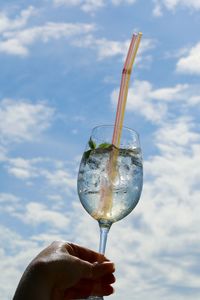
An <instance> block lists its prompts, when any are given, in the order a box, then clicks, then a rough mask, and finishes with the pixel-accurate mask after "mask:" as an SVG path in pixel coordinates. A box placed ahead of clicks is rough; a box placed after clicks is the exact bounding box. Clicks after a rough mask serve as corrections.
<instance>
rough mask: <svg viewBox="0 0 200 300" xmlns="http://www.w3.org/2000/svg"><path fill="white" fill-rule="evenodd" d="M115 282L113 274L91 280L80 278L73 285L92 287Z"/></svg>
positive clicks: (79, 287) (81, 287) (83, 287)
mask: <svg viewBox="0 0 200 300" xmlns="http://www.w3.org/2000/svg"><path fill="white" fill-rule="evenodd" d="M114 282H115V277H114V275H113V274H108V275H105V276H104V277H102V278H100V279H97V280H91V279H81V280H80V281H79V282H78V283H77V284H76V285H75V287H76V288H77V289H83V290H84V289H85V287H91V289H92V287H93V286H95V285H101V286H102V287H104V286H106V285H110V284H113V283H114Z"/></svg>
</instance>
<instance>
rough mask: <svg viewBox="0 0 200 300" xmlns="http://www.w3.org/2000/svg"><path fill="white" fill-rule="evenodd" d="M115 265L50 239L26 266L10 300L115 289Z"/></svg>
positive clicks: (49, 299)
mask: <svg viewBox="0 0 200 300" xmlns="http://www.w3.org/2000/svg"><path fill="white" fill-rule="evenodd" d="M114 271H115V268H114V264H113V263H112V262H110V261H109V260H108V259H107V258H106V257H105V256H104V255H101V254H99V253H97V252H94V251H92V250H89V249H87V248H83V247H80V246H78V245H75V244H72V243H66V242H63V241H56V242H53V243H52V244H51V245H50V246H48V247H47V248H45V249H44V250H43V251H42V252H41V253H39V254H38V255H37V256H36V257H35V258H34V259H33V260H32V262H31V263H30V264H29V265H28V267H27V268H26V270H25V272H24V274H23V275H22V278H21V280H20V282H19V285H18V287H17V290H16V292H15V295H14V298H13V300H69V299H80V298H87V297H88V296H90V295H93V296H106V295H110V294H112V293H113V292H114V290H113V288H112V286H111V284H112V283H114V281H115V277H114V275H113V272H114Z"/></svg>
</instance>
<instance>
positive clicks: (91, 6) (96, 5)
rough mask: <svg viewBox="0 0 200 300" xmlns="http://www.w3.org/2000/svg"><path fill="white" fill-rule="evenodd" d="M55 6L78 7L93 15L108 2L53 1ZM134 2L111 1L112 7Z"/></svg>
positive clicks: (129, 0) (133, 0)
mask: <svg viewBox="0 0 200 300" xmlns="http://www.w3.org/2000/svg"><path fill="white" fill-rule="evenodd" d="M53 2H54V4H55V5H65V6H79V7H80V8H81V9H82V10H83V11H85V12H89V13H94V12H95V11H97V10H98V9H101V8H103V7H105V6H106V5H108V3H109V1H106V0H53ZM135 2H136V0H111V1H110V3H111V4H113V5H121V4H130V5H131V4H134V3H135Z"/></svg>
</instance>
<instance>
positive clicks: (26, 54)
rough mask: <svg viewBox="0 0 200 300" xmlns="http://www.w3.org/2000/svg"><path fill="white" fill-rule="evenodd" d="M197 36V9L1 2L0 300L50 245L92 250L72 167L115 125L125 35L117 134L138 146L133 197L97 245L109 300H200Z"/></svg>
mask: <svg viewBox="0 0 200 300" xmlns="http://www.w3.org/2000/svg"><path fill="white" fill-rule="evenodd" d="M199 28H200V0H187V1H186V0H149V1H146V0H124V1H123V0H107V1H106V0H43V1H42V0H40V1H39V0H35V1H34V0H30V1H25V0H21V1H15V0H13V1H1V2H0V70H1V71H0V236H1V239H0V299H4V300H9V299H11V298H12V296H13V294H14V291H15V288H16V286H17V283H18V281H19V279H20V277H21V274H22V272H23V270H24V269H25V267H26V266H27V264H28V263H29V262H30V260H31V259H32V258H33V257H34V256H35V255H36V254H38V253H39V251H40V250H42V249H43V248H44V247H46V246H47V245H48V244H49V243H51V242H52V241H54V240H58V239H62V240H68V241H71V242H74V243H78V244H81V245H83V246H85V247H90V248H92V249H94V250H97V249H98V239H99V237H98V235H99V233H98V224H97V222H96V221H95V220H93V219H92V218H91V217H90V216H89V215H88V214H87V213H86V212H85V211H84V209H83V207H82V206H81V204H80V202H79V198H78V195H77V188H76V182H77V173H78V167H79V163H80V159H81V156H82V153H83V151H84V149H85V145H86V143H87V140H88V138H89V135H90V132H91V129H92V128H93V127H94V126H96V125H100V124H113V123H114V120H115V113H116V105H117V100H118V93H119V86H120V79H121V72H122V68H123V63H124V59H125V56H126V53H127V49H128V45H129V43H130V40H131V36H132V34H133V33H134V32H138V31H141V32H142V33H143V37H142V41H141V45H140V48H139V51H138V55H137V58H136V62H135V64H134V68H133V73H132V76H131V81H130V87H129V93H128V100H127V107H126V113H125V120H124V125H126V126H128V127H130V128H133V129H135V130H136V131H137V132H138V133H139V135H140V141H141V146H142V151H143V160H144V186H143V191H142V195H141V198H140V201H139V203H138V205H137V207H136V208H135V209H134V211H133V212H132V213H131V214H130V215H129V216H128V217H126V218H125V219H124V220H121V221H119V222H118V223H116V224H113V226H112V228H111V230H110V233H109V238H108V244H107V250H106V254H107V256H108V258H110V259H111V260H112V261H114V262H115V265H116V278H117V281H116V283H115V285H114V287H115V294H114V295H113V296H110V297H108V298H109V299H110V300H111V299H115V300H121V299H127V300H143V299H145V298H147V297H148V298H150V299H154V300H160V299H162V300H179V299H180V300H197V299H200V263H199V256H200V239H199V231H200V217H199V216H200V202H199V199H200V184H199V178H200V125H199V113H200V94H199V90H200V83H199V79H200V35H199ZM106 299H107V298H106Z"/></svg>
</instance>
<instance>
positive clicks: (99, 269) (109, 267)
mask: <svg viewBox="0 0 200 300" xmlns="http://www.w3.org/2000/svg"><path fill="white" fill-rule="evenodd" d="M113 272H115V265H114V264H113V263H112V262H107V261H106V262H103V263H100V264H99V263H96V264H94V267H93V279H98V278H100V277H103V276H105V275H106V274H111V273H113Z"/></svg>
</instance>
